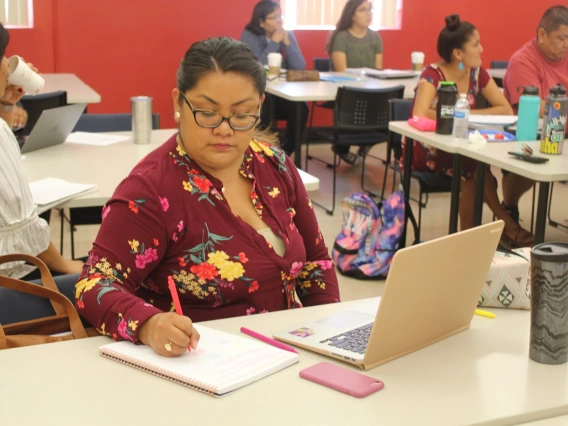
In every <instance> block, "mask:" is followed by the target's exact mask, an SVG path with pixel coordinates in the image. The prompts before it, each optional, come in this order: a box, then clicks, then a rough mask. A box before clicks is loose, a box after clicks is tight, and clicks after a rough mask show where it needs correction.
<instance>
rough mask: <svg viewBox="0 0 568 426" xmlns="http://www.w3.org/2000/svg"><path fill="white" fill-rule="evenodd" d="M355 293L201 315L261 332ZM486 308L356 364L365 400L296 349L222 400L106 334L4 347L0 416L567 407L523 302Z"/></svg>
mask: <svg viewBox="0 0 568 426" xmlns="http://www.w3.org/2000/svg"><path fill="white" fill-rule="evenodd" d="M353 303H357V302H348V303H344V304H332V305H324V306H319V307H314V308H304V309H296V310H293V311H283V312H276V313H270V314H264V315H253V316H248V317H238V318H232V319H226V320H220V321H214V322H209V323H204V324H206V325H208V326H210V327H213V328H217V329H219V330H223V331H227V332H231V333H236V334H238V333H239V328H240V327H241V326H245V327H248V328H251V329H253V330H255V331H258V332H260V333H263V334H265V335H270V334H271V333H273V332H275V331H277V330H280V329H282V328H284V327H287V326H290V325H291V324H296V323H302V322H303V321H309V320H313V319H317V318H320V317H323V316H325V315H328V314H331V313H333V312H335V311H337V310H339V309H342V308H345V307H347V306H349V305H352V304H353ZM495 312H496V313H497V318H496V319H495V320H490V319H487V318H482V317H477V316H475V317H474V318H473V320H472V326H471V328H470V329H469V330H466V331H464V332H462V333H459V334H457V335H455V336H452V337H450V338H448V339H445V340H443V341H441V342H438V343H436V344H435V345H432V346H429V347H426V348H424V349H422V350H420V351H418V352H414V353H412V354H409V355H407V356H405V357H403V358H399V359H397V360H394V361H391V362H389V363H387V364H384V365H382V366H380V367H377V368H375V369H373V370H370V371H367V372H364V374H368V375H370V376H373V377H375V378H379V379H381V380H383V381H384V382H385V388H384V389H383V390H381V391H379V392H377V393H375V394H372V395H370V396H368V397H367V398H364V399H356V398H353V397H350V396H348V395H345V394H342V393H339V392H336V391H334V390H331V389H328V388H325V387H322V386H320V385H317V384H314V383H311V382H308V381H306V380H302V379H300V378H299V377H298V372H299V371H300V370H302V369H304V368H307V367H309V366H311V365H313V364H315V363H318V362H321V361H327V362H332V363H335V362H336V361H334V360H332V359H329V358H326V357H324V356H322V355H318V354H315V353H311V352H309V351H305V350H302V349H300V350H299V352H300V362H299V363H298V364H295V365H293V366H291V367H288V368H286V369H285V370H282V371H280V372H278V373H275V374H274V375H272V376H269V377H267V378H264V379H262V380H260V381H258V382H256V383H253V384H251V385H249V386H247V387H244V388H241V389H238V390H236V391H235V392H234V393H231V394H229V395H227V396H225V397H222V398H219V399H216V398H213V397H210V396H207V395H204V394H201V393H198V392H196V391H193V390H191V389H187V388H184V387H182V386H180V385H177V384H174V383H171V382H169V381H166V380H164V379H160V378H158V377H155V376H152V375H150V374H147V373H144V372H141V371H138V370H136V369H134V368H130V367H127V366H125V365H122V364H119V363H117V362H114V361H111V360H107V359H104V358H102V357H100V356H99V355H98V351H97V348H98V347H99V346H100V345H103V344H105V343H108V342H109V341H110V339H108V338H106V337H97V338H90V339H83V340H78V341H72V342H64V343H54V344H46V345H40V346H35V347H27V348H19V349H9V350H4V351H0V377H2V386H0V407H3V408H5V409H4V410H3V412H2V424H3V425H4V424H5V425H19V426H25V425H45V426H49V425H58V426H59V425H77V424H80V425H82V426H83V425H84V426H87V425H101V424H113V425H151V424H163V425H173V424H191V425H205V424H207V425H227V424H234V425H261V424H262V425H266V424H270V425H286V426H287V425H290V424H291V423H296V424H299V425H329V426H333V425H345V424H346V423H347V424H351V425H404V426H408V425H424V426H428V425H436V426H444V425H452V426H455V425H479V424H484V425H512V424H518V423H521V422H526V421H536V420H540V419H546V418H550V417H555V416H561V415H565V414H568V374H567V373H568V370H567V368H568V367H567V365H566V364H564V365H557V366H551V365H543V364H538V363H536V362H534V361H531V360H530V359H529V357H528V349H529V341H528V336H529V323H530V320H529V313H528V312H527V311H513V310H511V311H508V310H496V311H495ZM385 344H388V343H385ZM341 365H343V366H345V367H346V368H353V369H355V368H354V367H350V366H349V365H348V364H341ZM357 371H359V370H357ZM8 408H9V409H8Z"/></svg>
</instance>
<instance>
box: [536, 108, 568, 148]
mask: <svg viewBox="0 0 568 426" xmlns="http://www.w3.org/2000/svg"><path fill="white" fill-rule="evenodd" d="M556 104H558V102H555V103H554V104H553V107H554V108H555V109H556V110H557V111H558V110H559V109H560V105H558V108H557V105H556ZM552 114H554V113H552ZM552 114H550V115H552ZM565 129H566V115H563V116H561V115H558V116H556V117H553V118H552V119H551V120H550V121H549V122H548V125H547V126H546V131H545V134H544V135H543V137H542V140H541V142H540V152H542V153H543V154H550V155H559V154H562V145H563V143H564V132H565Z"/></svg>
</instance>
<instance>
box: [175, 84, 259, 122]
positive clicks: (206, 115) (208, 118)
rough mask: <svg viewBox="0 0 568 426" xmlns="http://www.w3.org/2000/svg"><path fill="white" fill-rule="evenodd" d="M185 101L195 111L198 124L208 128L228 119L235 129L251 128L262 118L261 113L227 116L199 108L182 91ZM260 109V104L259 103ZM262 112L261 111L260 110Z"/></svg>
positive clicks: (194, 114) (194, 115) (194, 116)
mask: <svg viewBox="0 0 568 426" xmlns="http://www.w3.org/2000/svg"><path fill="white" fill-rule="evenodd" d="M181 94H182V96H183V99H184V100H185V103H186V104H187V106H188V107H189V109H191V112H192V113H193V118H194V119H195V122H196V123H197V125H198V126H201V127H206V128H208V129H215V128H217V127H219V126H220V125H221V123H222V122H223V121H227V123H229V126H230V127H231V129H233V130H250V129H252V128H253V127H254V125H255V124H256V123H258V120H260V114H233V115H229V116H227V117H225V116H224V115H221V114H219V113H218V112H216V111H209V110H206V109H197V108H194V107H193V105H191V102H189V99H187V97H186V96H185V94H184V93H181ZM259 109H260V105H259ZM259 112H260V111H259Z"/></svg>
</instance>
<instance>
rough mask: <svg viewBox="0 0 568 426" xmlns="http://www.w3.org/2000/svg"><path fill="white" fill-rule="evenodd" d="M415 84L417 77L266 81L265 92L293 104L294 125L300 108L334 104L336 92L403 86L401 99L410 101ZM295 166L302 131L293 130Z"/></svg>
mask: <svg viewBox="0 0 568 426" xmlns="http://www.w3.org/2000/svg"><path fill="white" fill-rule="evenodd" d="M321 74H323V75H330V76H333V75H336V76H346V77H350V78H356V77H357V76H355V75H353V74H348V73H340V72H330V73H321ZM417 82H418V77H413V78H398V79H388V80H382V79H378V78H373V77H368V78H365V79H364V80H351V81H340V82H330V81H300V82H296V81H290V82H289V81H286V80H285V79H275V80H271V81H268V82H267V84H266V92H267V93H270V94H271V95H274V96H278V97H280V98H283V99H286V100H289V101H292V102H294V104H295V114H296V117H297V122H298V123H300V122H301V108H302V103H303V102H317V101H334V100H335V98H336V96H337V89H338V88H339V87H344V86H345V87H360V88H365V89H386V88H390V87H395V86H400V85H403V86H404V97H405V98H413V97H414V89H415V88H416V84H417ZM294 140H295V147H294V163H295V164H296V167H298V168H300V166H301V159H302V149H301V148H302V146H301V140H302V129H300V128H299V127H298V128H297V129H296V135H295V137H294Z"/></svg>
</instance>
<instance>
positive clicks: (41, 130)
mask: <svg viewBox="0 0 568 426" xmlns="http://www.w3.org/2000/svg"><path fill="white" fill-rule="evenodd" d="M86 106H87V105H86V104H73V105H65V106H62V107H57V108H51V109H46V110H43V112H42V113H41V115H40V117H39V119H38V120H37V122H36V124H35V126H34V127H33V129H32V131H31V133H30V135H29V136H27V137H24V141H23V146H22V149H21V152H22V154H25V153H28V152H32V151H37V150H38V149H43V148H48V147H50V146H54V145H59V144H60V143H63V142H65V139H67V136H69V134H70V133H71V131H72V130H73V128H74V127H75V125H76V124H77V122H78V121H79V118H80V117H81V115H82V114H83V112H84V111H85V107H86Z"/></svg>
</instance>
